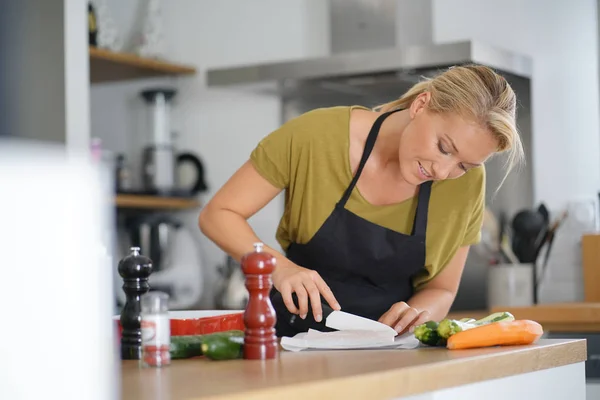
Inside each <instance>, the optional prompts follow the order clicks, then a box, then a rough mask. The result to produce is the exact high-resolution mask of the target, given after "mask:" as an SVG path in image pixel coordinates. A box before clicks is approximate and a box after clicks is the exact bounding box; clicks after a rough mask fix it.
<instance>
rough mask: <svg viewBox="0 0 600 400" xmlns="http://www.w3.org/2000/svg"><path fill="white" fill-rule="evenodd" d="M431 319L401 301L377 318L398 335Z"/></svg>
mask: <svg viewBox="0 0 600 400" xmlns="http://www.w3.org/2000/svg"><path fill="white" fill-rule="evenodd" d="M430 319H431V316H430V315H429V312H428V311H426V310H423V311H419V310H417V309H416V308H413V307H411V306H409V305H408V304H406V303H405V302H403V301H401V302H398V303H395V304H394V305H393V306H392V307H391V308H390V309H389V310H388V311H386V313H385V314H383V315H382V316H381V317H380V318H379V322H381V323H382V324H385V325H388V326H391V327H392V328H394V330H395V331H396V332H398V334H401V333H404V332H406V331H407V329H410V328H411V327H413V326H417V325H420V324H422V323H424V322H427V321H429V320H430Z"/></svg>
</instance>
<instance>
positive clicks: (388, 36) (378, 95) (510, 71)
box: [206, 0, 533, 310]
mask: <svg viewBox="0 0 600 400" xmlns="http://www.w3.org/2000/svg"><path fill="white" fill-rule="evenodd" d="M431 4H432V0H419V1H414V0H377V1H373V0H371V1H365V0H329V1H328V5H329V22H330V24H329V26H330V31H329V35H328V37H324V38H323V40H327V41H329V43H330V48H331V54H330V55H326V56H322V57H314V58H309V59H294V60H289V61H285V60H284V61H278V62H266V63H261V64H254V65H243V66H233V67H224V68H209V69H208V70H207V72H206V82H207V85H208V86H209V87H219V88H230V89H232V90H251V91H255V92H259V93H265V94H271V95H273V96H277V97H278V98H279V99H280V100H281V104H282V107H281V109H282V116H281V119H282V122H285V121H287V120H289V119H291V118H293V117H295V116H297V115H299V114H301V113H303V112H306V111H308V110H311V109H314V108H318V107H328V106H333V105H354V104H361V105H364V106H368V107H369V106H375V105H378V104H381V103H384V102H387V101H390V100H393V99H396V98H398V97H399V96H400V95H401V94H402V93H403V92H404V91H406V90H407V89H408V88H409V87H410V86H412V85H413V84H414V83H416V82H418V81H419V80H420V79H421V78H422V77H423V76H431V75H432V74H433V73H435V72H437V71H438V70H440V69H444V68H447V67H449V66H453V65H459V64H468V63H478V64H483V65H487V66H489V67H492V68H494V69H495V70H496V71H498V72H499V73H501V74H502V75H503V76H505V77H506V79H507V80H508V81H509V82H510V84H511V85H512V87H513V88H514V90H515V91H516V92H517V96H518V98H519V102H518V113H517V115H518V119H517V125H518V127H519V129H520V132H521V134H522V139H523V144H524V148H525V156H526V158H527V159H528V160H531V118H530V115H531V96H530V92H531V87H530V85H531V79H532V71H533V68H532V61H531V59H530V58H529V57H527V56H525V55H521V54H515V53H513V52H510V51H506V50H504V49H501V48H497V47H494V46H491V45H488V44H486V43H481V42H478V41H473V40H465V41H460V42H450V43H443V44H440V43H434V42H433V39H432V38H433V32H432V13H431V10H432V7H431ZM408 19H412V20H413V23H411V24H410V26H411V27H413V26H418V27H419V29H417V30H414V29H403V26H405V25H404V24H403V21H406V20H408ZM415 19H417V20H418V23H414V20H415ZM504 161H505V160H504V158H503V157H501V156H499V157H494V158H493V159H491V160H490V161H489V162H488V164H487V168H486V170H487V179H486V182H487V199H486V200H487V206H488V208H489V209H490V210H491V211H492V212H494V214H495V215H500V213H501V212H504V213H505V214H506V215H514V214H515V213H516V212H517V211H519V210H522V209H530V208H532V207H533V184H532V170H531V165H532V163H528V164H527V165H526V166H525V167H524V168H522V169H521V170H520V171H519V173H518V174H517V173H513V174H511V175H510V176H509V178H508V179H507V180H506V181H505V183H504V185H503V187H502V189H501V190H500V191H498V192H497V193H496V188H497V186H498V184H499V183H500V181H501V179H502V177H503V174H504V170H503V165H504ZM487 268H488V266H487V260H485V259H484V258H482V257H480V256H478V255H477V254H476V253H475V252H471V255H470V256H469V259H468V261H467V266H466V269H465V273H464V274H463V279H462V282H461V287H460V290H459V294H458V297H457V299H456V301H455V303H454V307H453V308H454V309H455V310H480V309H485V308H486V306H487V304H486V303H487V299H486V292H487V287H486V286H485V285H486V284H485V282H486V281H487V279H486V278H487Z"/></svg>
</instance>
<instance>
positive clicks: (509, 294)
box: [487, 263, 534, 308]
mask: <svg viewBox="0 0 600 400" xmlns="http://www.w3.org/2000/svg"><path fill="white" fill-rule="evenodd" d="M533 291H534V285H533V264H530V263H526V264H498V265H494V266H491V267H490V268H489V270H488V291H487V303H488V308H492V307H497V306H500V307H520V306H530V305H532V304H533V303H534V295H533Z"/></svg>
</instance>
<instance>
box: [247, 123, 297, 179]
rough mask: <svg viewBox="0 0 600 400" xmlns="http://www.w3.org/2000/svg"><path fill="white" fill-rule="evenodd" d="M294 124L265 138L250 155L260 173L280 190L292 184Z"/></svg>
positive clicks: (283, 126)
mask: <svg viewBox="0 0 600 400" xmlns="http://www.w3.org/2000/svg"><path fill="white" fill-rule="evenodd" d="M293 125H294V124H293V123H292V122H291V121H290V122H287V123H285V124H283V125H282V126H281V127H280V128H278V129H276V130H275V131H273V132H271V133H270V134H269V135H267V136H266V137H265V138H263V139H262V140H261V141H260V142H259V143H258V145H257V146H256V147H255V148H254V150H253V151H252V153H251V154H250V161H251V162H252V165H253V166H254V168H256V170H257V171H258V173H259V174H260V175H261V176H262V177H263V178H265V179H266V180H268V181H269V182H270V183H271V184H272V185H274V186H275V187H277V188H279V189H285V188H286V187H288V185H289V184H290V163H291V153H292V150H291V146H292V134H293V131H294V126H293Z"/></svg>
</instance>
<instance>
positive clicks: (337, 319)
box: [271, 292, 397, 336]
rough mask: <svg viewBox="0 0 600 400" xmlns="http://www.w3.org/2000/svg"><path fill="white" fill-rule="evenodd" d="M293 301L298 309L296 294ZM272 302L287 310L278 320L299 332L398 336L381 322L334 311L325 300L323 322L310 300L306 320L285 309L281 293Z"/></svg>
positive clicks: (322, 300)
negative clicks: (314, 313)
mask: <svg viewBox="0 0 600 400" xmlns="http://www.w3.org/2000/svg"><path fill="white" fill-rule="evenodd" d="M292 299H293V301H294V304H295V305H296V307H298V298H297V296H296V293H292ZM271 301H272V302H273V305H276V304H277V306H279V307H277V308H278V309H279V310H285V311H283V312H279V313H278V316H277V317H278V318H283V320H284V321H285V322H287V323H288V324H289V325H290V326H292V327H293V328H294V329H295V330H297V331H298V332H308V330H309V329H314V330H317V331H321V332H332V331H334V330H339V331H347V330H368V331H376V332H389V333H390V335H393V336H396V335H397V332H396V331H395V330H394V328H392V327H390V326H388V325H385V324H382V323H381V322H378V321H374V320H372V319H369V318H365V317H361V316H359V315H354V314H351V313H348V312H345V311H336V310H334V309H332V308H331V307H330V306H329V305H328V304H327V302H326V301H325V299H323V298H321V308H322V311H323V318H322V319H321V322H317V321H315V319H314V316H313V314H312V308H311V307H310V300H309V305H308V313H307V315H306V318H305V319H302V318H300V316H299V315H296V314H292V313H291V312H289V311H288V310H287V308H286V307H285V303H284V302H283V297H282V296H281V293H279V292H277V293H275V294H274V295H273V297H272V299H271Z"/></svg>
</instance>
